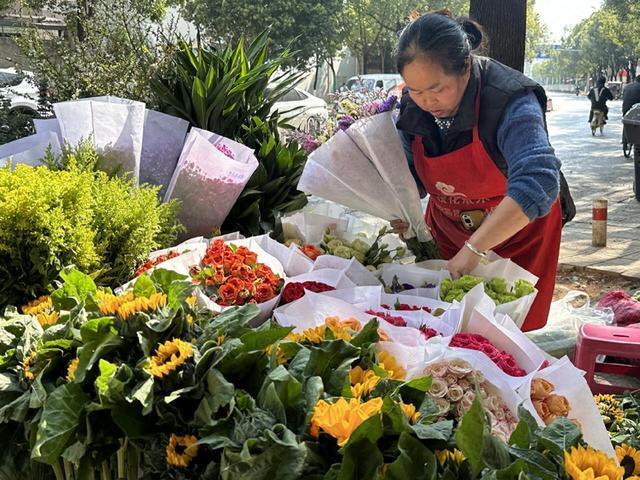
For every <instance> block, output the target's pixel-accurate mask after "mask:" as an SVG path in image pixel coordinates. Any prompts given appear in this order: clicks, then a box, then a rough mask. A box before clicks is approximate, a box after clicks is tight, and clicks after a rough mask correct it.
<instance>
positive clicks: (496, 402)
mask: <svg viewBox="0 0 640 480" xmlns="http://www.w3.org/2000/svg"><path fill="white" fill-rule="evenodd" d="M487 408H488V409H489V410H491V411H492V412H496V411H498V410H501V409H502V408H503V405H502V402H501V401H500V399H499V398H498V396H497V395H489V396H488V397H487Z"/></svg>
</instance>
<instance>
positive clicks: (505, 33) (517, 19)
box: [469, 0, 527, 72]
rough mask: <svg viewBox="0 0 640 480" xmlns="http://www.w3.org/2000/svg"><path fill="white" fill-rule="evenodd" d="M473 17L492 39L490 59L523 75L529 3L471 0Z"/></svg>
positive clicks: (504, 0) (522, 1)
mask: <svg viewBox="0 0 640 480" xmlns="http://www.w3.org/2000/svg"><path fill="white" fill-rule="evenodd" d="M469 16H470V17H471V18H472V19H473V20H475V21H476V22H478V23H479V24H480V25H482V27H483V28H484V31H485V33H486V35H487V36H488V37H489V56H490V57H491V58H493V59H495V60H497V61H499V62H501V63H504V64H505V65H508V66H509V67H511V68H515V69H516V70H520V71H521V72H522V71H523V69H524V53H525V36H526V30H527V0H471V4H470V6H469Z"/></svg>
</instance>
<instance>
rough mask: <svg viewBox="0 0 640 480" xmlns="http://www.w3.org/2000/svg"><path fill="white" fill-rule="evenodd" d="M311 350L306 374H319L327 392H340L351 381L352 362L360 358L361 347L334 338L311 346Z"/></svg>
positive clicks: (309, 375)
mask: <svg viewBox="0 0 640 480" xmlns="http://www.w3.org/2000/svg"><path fill="white" fill-rule="evenodd" d="M309 350H310V351H311V355H310V356H309V362H308V363H307V366H306V368H305V372H304V373H305V376H308V377H311V376H319V377H320V378H322V382H323V383H324V386H325V390H326V391H327V392H330V393H335V394H336V395H338V394H340V393H341V392H342V388H343V387H344V386H345V385H346V384H347V383H348V381H349V379H348V375H349V370H350V369H351V364H352V363H353V362H354V361H355V360H356V359H357V358H359V353H360V349H358V348H356V347H354V346H353V345H351V344H349V343H346V342H344V341H343V340H333V341H327V342H324V343H322V344H321V345H320V346H317V347H316V346H313V347H309Z"/></svg>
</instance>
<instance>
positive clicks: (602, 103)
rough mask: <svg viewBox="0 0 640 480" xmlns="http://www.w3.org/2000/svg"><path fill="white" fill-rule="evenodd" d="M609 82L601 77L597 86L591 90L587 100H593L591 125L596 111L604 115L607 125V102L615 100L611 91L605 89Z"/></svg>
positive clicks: (590, 117) (590, 114) (590, 113)
mask: <svg viewBox="0 0 640 480" xmlns="http://www.w3.org/2000/svg"><path fill="white" fill-rule="evenodd" d="M605 83H607V80H606V79H605V78H604V77H600V78H599V79H598V81H597V82H596V86H595V87H594V88H592V89H591V90H589V94H588V95H587V98H588V99H589V100H591V111H590V112H589V123H591V120H593V112H594V110H599V111H601V112H602V113H603V114H604V120H605V122H604V123H605V124H606V123H607V122H606V121H607V119H608V116H607V115H608V113H609V107H607V101H608V100H613V94H612V93H611V90H609V89H608V88H607V87H605Z"/></svg>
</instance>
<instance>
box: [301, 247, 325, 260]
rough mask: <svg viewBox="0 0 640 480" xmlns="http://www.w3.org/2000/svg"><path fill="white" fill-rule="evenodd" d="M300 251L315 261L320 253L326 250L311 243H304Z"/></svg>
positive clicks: (322, 253)
mask: <svg viewBox="0 0 640 480" xmlns="http://www.w3.org/2000/svg"><path fill="white" fill-rule="evenodd" d="M300 251H301V252H302V253H303V254H305V255H306V256H307V257H309V258H310V259H311V260H313V261H314V262H315V261H316V259H317V258H318V257H319V256H320V255H324V252H323V251H322V249H320V248H318V247H316V246H315V245H310V244H307V245H303V246H302V247H300Z"/></svg>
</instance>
